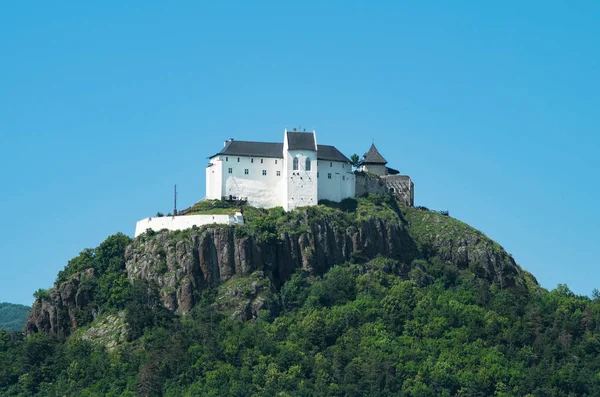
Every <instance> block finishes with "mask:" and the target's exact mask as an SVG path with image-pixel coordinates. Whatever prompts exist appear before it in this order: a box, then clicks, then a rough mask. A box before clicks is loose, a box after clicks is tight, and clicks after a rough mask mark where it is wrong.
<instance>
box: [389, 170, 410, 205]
mask: <svg viewBox="0 0 600 397" xmlns="http://www.w3.org/2000/svg"><path fill="white" fill-rule="evenodd" d="M382 179H383V181H384V182H385V185H386V187H387V188H388V191H389V192H390V193H392V194H393V195H394V196H396V198H397V199H398V200H400V201H402V202H403V203H404V204H406V205H410V206H411V207H412V206H414V205H415V184H414V183H413V181H412V180H411V179H410V177H409V176H408V175H388V176H385V177H382Z"/></svg>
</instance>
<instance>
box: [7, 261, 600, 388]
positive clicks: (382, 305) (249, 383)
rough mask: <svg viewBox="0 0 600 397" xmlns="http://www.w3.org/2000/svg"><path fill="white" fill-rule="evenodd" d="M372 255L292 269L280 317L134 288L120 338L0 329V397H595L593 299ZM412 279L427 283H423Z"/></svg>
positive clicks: (599, 344)
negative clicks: (114, 344)
mask: <svg viewBox="0 0 600 397" xmlns="http://www.w3.org/2000/svg"><path fill="white" fill-rule="evenodd" d="M417 265H418V268H419V269H420V272H419V273H415V272H410V273H409V274H410V275H409V276H408V277H401V276H399V273H398V271H399V269H400V268H401V264H400V263H397V262H395V261H393V260H390V259H386V258H383V257H381V258H377V259H375V260H372V261H370V262H367V263H364V264H360V265H358V264H350V263H348V264H346V265H343V266H336V267H334V268H332V269H331V270H329V271H328V272H327V273H326V274H324V275H323V276H322V277H317V278H314V277H310V276H308V275H307V274H306V273H303V272H298V273H296V274H295V275H294V276H293V277H292V279H291V280H290V281H289V282H288V283H286V284H285V285H284V286H283V287H282V289H281V291H279V298H280V308H279V314H278V315H277V316H273V315H272V314H271V313H268V312H264V313H262V314H261V316H259V318H258V319H256V320H255V321H252V322H246V323H244V322H241V321H235V320H232V319H230V318H227V317H224V316H223V315H222V314H220V313H219V312H217V311H216V310H215V309H214V305H213V303H214V296H213V295H212V294H211V293H210V291H207V293H206V294H205V296H204V297H203V300H202V302H201V303H200V304H199V305H198V306H197V307H196V308H195V309H194V311H193V312H192V313H191V314H189V315H188V316H185V317H183V318H179V317H175V316H169V315H167V314H166V312H165V311H163V310H161V309H160V304H159V302H158V299H157V297H156V296H155V295H154V294H155V293H154V292H152V291H153V288H152V286H149V285H147V284H136V285H135V286H134V288H132V289H131V290H130V293H131V294H132V295H131V296H129V303H128V305H127V307H128V309H129V310H131V311H133V312H135V313H136V316H135V317H133V316H132V317H130V322H131V326H132V334H131V342H129V343H126V344H124V345H123V346H121V347H120V348H119V349H118V350H116V351H114V352H112V353H108V352H106V351H105V350H104V349H103V348H101V347H98V346H94V345H91V344H89V343H87V342H83V341H81V340H78V339H77V338H70V339H69V340H68V341H67V342H60V341H58V340H56V339H55V338H52V337H49V336H47V335H44V334H43V333H38V334H36V335H34V336H32V337H30V338H27V339H23V337H21V336H20V335H18V334H10V333H7V332H4V331H0V394H2V395H40V396H54V395H73V396H77V395H81V396H88V395H108V396H119V395H124V396H127V395H131V396H133V395H143V396H160V395H169V396H197V395H207V396H227V395H234V396H246V395H248V396H251V395H254V396H272V395H277V394H278V393H280V394H279V395H290V396H291V395H296V396H312V395H321V396H364V395H406V396H437V395H441V396H451V395H464V396H493V395H496V396H513V395H515V396H516V395H518V396H522V395H527V394H529V395H532V396H573V395H578V396H580V395H589V396H595V395H600V376H599V375H598V374H599V373H600V372H599V371H600V360H598V357H599V353H600V302H599V301H597V300H595V299H594V300H592V299H589V298H587V297H581V296H576V295H574V294H573V293H572V292H571V291H570V290H569V289H568V288H567V287H566V286H564V285H560V286H559V287H558V288H556V289H555V290H553V291H551V292H547V291H543V290H539V289H537V288H536V287H535V286H533V285H532V286H531V289H530V293H529V294H528V295H516V294H514V293H513V292H512V291H511V290H506V289H505V290H501V289H499V288H497V287H496V286H495V285H490V284H488V283H486V282H483V281H482V280H481V279H479V278H476V277H475V276H473V275H472V274H471V273H470V272H469V271H468V270H465V271H458V270H457V269H456V268H455V267H453V266H448V265H444V264H441V262H440V261H438V260H436V259H435V258H432V260H428V261H425V260H420V261H419V263H418V264H417V263H415V264H413V267H416V266H417ZM423 274H425V275H426V276H429V278H430V279H431V282H429V283H425V284H423V283H422V282H421V281H420V280H422V278H423Z"/></svg>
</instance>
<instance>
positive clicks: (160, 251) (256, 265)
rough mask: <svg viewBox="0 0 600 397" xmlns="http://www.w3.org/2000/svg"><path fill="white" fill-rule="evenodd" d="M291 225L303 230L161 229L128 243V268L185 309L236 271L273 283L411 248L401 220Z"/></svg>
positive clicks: (173, 306) (170, 304)
mask: <svg viewBox="0 0 600 397" xmlns="http://www.w3.org/2000/svg"><path fill="white" fill-rule="evenodd" d="M294 230H303V231H302V232H300V233H297V232H289V231H283V232H281V234H280V235H279V236H278V237H279V238H277V239H274V240H270V241H259V240H258V239H257V238H256V237H254V236H252V235H241V233H239V231H238V230H237V229H236V227H208V228H202V229H195V230H194V229H193V230H189V231H187V232H185V233H182V234H181V237H180V238H177V239H174V238H172V236H173V234H169V233H168V232H166V231H163V232H160V233H157V234H156V235H155V236H153V237H151V238H147V237H146V238H144V237H142V238H139V239H136V240H135V241H134V242H133V244H131V245H130V246H129V247H128V249H127V251H126V254H125V259H126V263H127V272H128V275H129V277H131V278H136V277H137V278H144V279H147V280H149V281H153V282H155V283H156V284H157V285H158V286H159V287H160V289H161V293H162V298H163V302H164V304H165V306H166V307H167V308H169V309H170V310H177V311H179V312H183V313H185V312H187V311H189V310H190V309H191V308H192V307H193V306H194V303H195V300H194V299H195V298H194V292H197V291H199V290H201V289H202V288H205V287H206V286H209V285H217V284H221V283H223V282H225V281H227V280H230V279H231V278H232V277H233V276H235V275H248V274H250V273H252V272H253V271H255V270H261V271H263V272H264V274H265V275H266V276H267V277H268V278H269V279H270V280H272V282H273V284H274V285H275V286H276V287H278V286H280V285H281V284H282V283H283V282H285V280H287V279H288V278H289V277H290V276H291V274H292V273H293V272H294V271H295V270H296V269H297V268H302V269H304V270H306V271H308V272H309V273H313V274H314V273H316V274H319V273H324V272H325V271H327V270H328V269H329V268H330V267H332V266H334V265H336V264H341V263H344V262H346V261H348V260H351V259H353V257H355V256H364V257H366V258H373V257H375V256H377V255H378V254H384V255H386V256H391V257H395V258H399V259H408V257H409V256H410V255H413V254H414V248H415V247H414V243H413V242H412V240H411V238H410V236H409V234H408V232H407V230H406V226H405V225H403V224H402V223H401V222H386V221H384V220H382V219H379V218H376V217H373V218H371V219H369V220H364V221H362V222H359V223H357V224H356V225H355V226H349V227H346V228H342V227H339V225H338V224H337V223H336V222H335V221H334V219H332V218H331V219H328V218H324V219H321V220H319V221H312V220H311V219H310V217H309V215H308V213H305V214H303V218H302V219H301V220H300V224H299V225H297V226H295V227H294Z"/></svg>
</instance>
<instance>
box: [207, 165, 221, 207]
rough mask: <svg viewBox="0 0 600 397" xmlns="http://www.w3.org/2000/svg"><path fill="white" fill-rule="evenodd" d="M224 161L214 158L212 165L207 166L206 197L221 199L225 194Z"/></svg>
mask: <svg viewBox="0 0 600 397" xmlns="http://www.w3.org/2000/svg"><path fill="white" fill-rule="evenodd" d="M222 180H223V162H222V161H220V160H219V159H213V160H211V162H210V165H209V166H208V167H206V197H207V198H209V199H216V200H221V197H222V196H223V187H222V184H221V181H222Z"/></svg>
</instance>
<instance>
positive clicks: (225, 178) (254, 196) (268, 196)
mask: <svg viewBox="0 0 600 397" xmlns="http://www.w3.org/2000/svg"><path fill="white" fill-rule="evenodd" d="M220 158H221V160H222V161H221V162H222V165H223V174H222V180H221V181H222V182H221V183H222V186H223V196H224V197H229V196H232V197H236V198H244V199H247V200H248V205H250V206H253V207H260V208H271V207H277V206H281V205H282V196H283V190H284V189H283V185H284V183H285V177H284V175H283V174H284V173H283V159H282V158H269V157H247V156H220ZM230 170H231V172H230ZM263 171H264V173H266V175H264V174H263ZM246 172H247V173H246ZM278 173H279V175H278Z"/></svg>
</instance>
